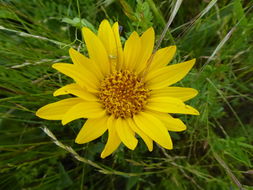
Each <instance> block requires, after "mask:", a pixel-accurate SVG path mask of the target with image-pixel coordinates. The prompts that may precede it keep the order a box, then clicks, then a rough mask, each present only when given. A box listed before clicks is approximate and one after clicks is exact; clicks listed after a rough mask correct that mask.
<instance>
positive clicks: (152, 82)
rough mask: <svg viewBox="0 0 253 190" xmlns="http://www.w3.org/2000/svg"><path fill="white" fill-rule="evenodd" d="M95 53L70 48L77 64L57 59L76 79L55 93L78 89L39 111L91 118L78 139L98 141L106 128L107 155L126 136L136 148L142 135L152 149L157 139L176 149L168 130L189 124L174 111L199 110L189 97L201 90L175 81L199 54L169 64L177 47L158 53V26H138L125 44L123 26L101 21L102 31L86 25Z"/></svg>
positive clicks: (60, 117) (57, 66)
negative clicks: (142, 28)
mask: <svg viewBox="0 0 253 190" xmlns="http://www.w3.org/2000/svg"><path fill="white" fill-rule="evenodd" d="M82 33H83V37H84V40H85V43H86V46H87V50H88V53H89V58H87V57H85V56H84V55H82V54H80V53H79V52H78V51H76V50H74V49H72V48H71V49H70V50H69V54H70V57H71V59H72V61H73V64H67V63H56V64H54V65H53V68H55V69H56V70H58V71H60V72H61V73H63V74H65V75H67V76H69V77H71V78H72V79H73V80H74V83H72V84H68V85H66V86H63V87H62V88H60V89H58V90H56V91H55V92H54V96H59V95H65V94H72V95H74V96H75V97H72V98H67V99H64V100H60V101H58V102H55V103H51V104H48V105H46V106H44V107H42V108H40V109H39V110H38V111H37V112H36V115H37V116H38V117H41V118H43V119H48V120H61V121H62V124H63V125H65V124H67V123H69V122H71V121H73V120H75V119H79V118H87V121H86V122H85V124H84V126H83V127H82V129H81V130H80V132H79V134H78V135H77V137H76V140H75V142H76V143H78V144H83V143H87V142H89V141H92V140H94V139H96V138H98V137H100V136H101V135H103V134H104V133H105V132H106V131H108V140H107V143H106V145H105V148H104V150H103V152H102V153H101V157H102V158H105V157H106V156H108V155H110V154H112V153H113V152H114V151H115V150H116V149H117V148H118V146H119V145H120V144H121V142H122V143H123V144H124V145H125V146H127V147H128V148H129V149H131V150H134V149H135V148H136V146H137V143H138V139H137V137H138V136H139V137H141V138H142V139H143V141H144V142H145V144H146V145H147V147H148V149H149V151H152V150H153V141H155V142H157V143H158V144H159V145H160V146H162V147H164V148H166V149H172V148H173V147H172V141H171V138H170V135H169V132H168V131H183V130H185V129H186V126H185V125H184V123H183V122H182V121H181V120H180V119H176V118H173V117H172V116H171V115H170V114H171V113H179V114H192V115H198V114H199V112H198V111H197V110H196V109H194V108H192V107H191V106H189V105H186V104H185V103H184V102H185V101H187V100H189V99H191V98H193V97H194V96H196V95H197V91H196V90H195V89H192V88H182V87H169V86H170V85H173V84H175V83H176V82H178V81H179V80H181V79H182V78H183V77H184V76H185V75H186V74H187V73H188V72H189V71H190V69H191V68H192V66H193V65H194V63H195V59H192V60H190V61H186V62H183V63H178V64H173V65H169V66H167V64H168V63H169V62H170V61H171V59H172V58H173V56H174V54H175V51H176V47H175V46H169V47H165V48H162V49H160V50H158V51H156V52H154V53H152V52H153V47H154V38H155V34H154V30H153V28H149V29H148V30H147V31H145V32H144V33H143V34H142V35H141V36H139V35H138V34H137V33H136V32H133V33H132V34H131V35H130V37H129V38H128V39H127V41H126V42H125V45H124V49H122V45H121V41H120V36H119V26H118V23H117V22H116V23H114V24H113V26H112V27H111V25H110V24H109V22H108V21H107V20H104V21H102V22H101V24H100V26H99V30H98V34H97V35H96V34H94V33H93V32H92V31H91V30H90V29H88V28H86V27H84V28H83V29H82Z"/></svg>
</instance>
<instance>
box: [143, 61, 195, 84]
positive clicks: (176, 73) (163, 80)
mask: <svg viewBox="0 0 253 190" xmlns="http://www.w3.org/2000/svg"><path fill="white" fill-rule="evenodd" d="M194 63H195V59H192V60H190V61H186V62H183V63H178V64H174V65H170V66H167V67H165V68H161V69H159V70H156V71H155V72H149V73H148V74H147V76H146V78H145V81H146V84H147V88H149V89H159V88H164V87H166V86H169V85H172V84H174V83H176V82H178V81H180V80H181V79H182V78H184V77H185V75H186V74H187V73H188V72H189V71H190V70H191V68H192V67H193V65H194Z"/></svg>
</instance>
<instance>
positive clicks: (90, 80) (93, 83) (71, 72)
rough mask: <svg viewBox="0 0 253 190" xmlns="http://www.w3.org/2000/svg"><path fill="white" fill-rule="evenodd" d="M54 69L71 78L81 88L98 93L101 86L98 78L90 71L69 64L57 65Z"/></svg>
mask: <svg viewBox="0 0 253 190" xmlns="http://www.w3.org/2000/svg"><path fill="white" fill-rule="evenodd" d="M52 67H53V68H54V69H56V70H58V71H60V72H61V73H63V74H65V75H67V76H69V77H71V78H72V79H74V80H75V81H76V83H78V84H79V85H80V86H82V87H85V88H87V90H89V91H91V92H97V91H98V86H99V85H100V83H99V81H98V80H97V78H96V77H95V76H94V75H93V74H92V73H91V72H89V71H87V70H85V69H83V68H80V67H79V66H77V65H73V64H67V63H55V64H53V66H52Z"/></svg>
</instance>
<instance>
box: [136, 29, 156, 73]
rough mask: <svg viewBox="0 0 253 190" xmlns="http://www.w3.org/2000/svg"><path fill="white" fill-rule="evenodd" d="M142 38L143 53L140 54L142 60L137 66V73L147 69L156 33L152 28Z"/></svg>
mask: <svg viewBox="0 0 253 190" xmlns="http://www.w3.org/2000/svg"><path fill="white" fill-rule="evenodd" d="M140 38H141V52H140V55H139V56H140V60H139V61H138V62H137V64H136V65H135V70H136V72H137V73H140V72H141V71H142V70H143V69H144V68H146V67H147V62H148V60H149V58H150V56H151V54H152V52H153V48H154V43H155V32H154V29H153V28H152V27H151V28H149V29H148V30H146V31H145V32H144V33H143V34H142V36H141V37H140Z"/></svg>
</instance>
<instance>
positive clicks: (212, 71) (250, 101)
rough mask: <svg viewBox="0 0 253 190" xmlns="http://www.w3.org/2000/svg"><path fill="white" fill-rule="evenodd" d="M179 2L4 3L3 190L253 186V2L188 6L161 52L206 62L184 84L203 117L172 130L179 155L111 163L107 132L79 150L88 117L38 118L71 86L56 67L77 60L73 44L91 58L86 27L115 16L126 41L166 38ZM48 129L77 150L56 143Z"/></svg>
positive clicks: (0, 55) (0, 21) (138, 153)
mask: <svg viewBox="0 0 253 190" xmlns="http://www.w3.org/2000/svg"><path fill="white" fill-rule="evenodd" d="M175 3H176V1H172V0H171V1H161V0H160V1H159V0H146V1H144V0H143V1H141V0H138V1H133V0H119V1H116V0H104V1H103V0H99V1H94V0H87V1H85V0H79V1H76V0H69V1H61V0H55V1H52V0H22V1H19V0H4V1H3V0H2V1H0V154H1V156H0V189H6V190H8V189H10V190H12V189H13V190H15V189H17V190H18V189H42V190H43V189H45V190H46V189H50V190H51V189H59V190H61V189H80V190H85V189H91V190H92V189H96V190H97V189H126V190H130V189H145V190H151V189H159V190H160V189H161V190H166V189H168V190H171V189H173V190H174V189H176V190H181V189H205V190H216V189H217V190H222V189H224V190H227V189H232V190H233V189H253V170H252V165H253V164H252V158H253V145H252V143H253V142H252V139H253V138H252V137H253V119H252V115H253V94H252V89H253V74H252V71H253V64H252V60H253V54H252V51H253V50H252V48H253V43H252V42H253V37H252V36H253V32H252V31H253V8H252V7H253V2H252V1H250V0H249V1H247V0H245V1H240V0H231V1H229V0H212V1H210V0H202V1H195V0H185V1H184V2H183V3H182V5H181V7H180V9H179V12H178V14H177V15H176V17H175V19H174V21H173V23H172V25H171V27H170V30H169V32H168V33H167V34H166V36H165V38H164V40H163V43H162V45H161V46H162V47H164V46H167V45H171V44H176V45H177V46H178V51H177V55H176V58H175V59H174V62H175V63H176V62H179V61H183V60H186V59H190V58H194V57H195V58H197V65H196V66H195V68H194V69H193V70H192V71H191V73H190V74H189V75H188V77H186V78H185V79H184V80H183V81H182V82H181V83H180V84H179V85H180V86H189V87H193V88H196V89H198V90H199V95H198V96H197V97H196V98H195V99H194V100H192V101H190V102H189V103H190V104H191V105H193V106H194V107H196V108H198V110H199V111H200V112H201V115H200V116H199V117H196V116H180V118H181V119H182V120H183V121H184V122H185V123H186V124H187V126H188V130H187V131H185V132H182V133H173V134H172V138H173V141H174V147H175V148H174V149H173V150H172V151H164V150H162V149H160V148H159V147H158V146H156V147H155V150H154V151H153V152H152V153H149V152H148V150H147V148H146V147H145V146H144V144H143V143H142V142H141V141H140V143H139V146H138V147H137V149H136V150H135V151H129V150H127V149H126V148H125V147H123V146H122V147H121V148H120V149H119V150H118V151H117V152H116V153H115V154H114V155H113V156H110V157H109V158H106V159H104V160H102V159H100V157H99V153H100V152H101V150H102V148H103V146H104V143H105V141H106V136H103V137H102V138H100V139H98V140H96V141H93V142H91V143H88V144H85V145H83V146H80V145H76V144H74V141H73V140H74V138H75V136H76V134H77V132H78V130H79V129H80V127H81V126H82V124H83V122H84V121H81V120H79V121H76V122H72V123H71V124H69V125H67V126H64V127H63V126H61V124H60V122H58V121H44V120H42V119H39V118H37V117H36V116H35V115H34V113H35V111H36V110H37V109H38V108H40V107H41V106H43V105H45V104H47V103H49V102H53V101H55V100H56V98H54V97H53V96H52V92H53V91H54V90H55V89H56V88H58V87H60V86H62V85H64V84H67V83H69V82H70V79H69V78H67V77H65V76H63V75H61V74H59V73H57V72H56V71H55V70H53V69H52V68H51V65H52V63H55V62H69V61H70V60H69V56H68V49H69V47H74V48H80V49H81V51H83V52H85V46H84V44H83V42H82V41H81V39H82V38H81V35H80V28H81V27H82V26H84V25H86V26H89V27H91V28H94V29H96V28H97V27H98V25H99V22H100V21H101V20H103V19H104V18H107V19H110V20H111V21H119V23H120V25H122V26H123V32H122V38H123V40H124V39H125V38H126V37H127V36H129V34H130V32H132V31H133V30H137V31H138V32H139V33H142V32H143V31H144V30H145V29H147V28H148V27H150V26H153V27H154V28H155V31H156V34H157V36H156V39H159V36H160V35H161V33H162V30H163V28H164V26H165V24H166V22H167V21H168V19H169V17H170V15H171V13H172V11H173V8H174V6H175ZM43 127H47V128H48V129H50V130H51V131H52V132H53V133H54V134H55V136H56V137H57V138H58V139H59V140H60V141H61V142H62V143H63V144H64V145H67V146H71V147H72V148H73V149H74V150H75V151H76V152H73V151H72V150H70V151H72V154H71V153H69V152H68V151H69V149H67V150H68V151H66V150H64V149H63V148H66V147H63V148H61V147H59V146H56V145H55V144H54V143H53V141H52V140H51V138H50V137H48V135H46V134H45V133H44V132H43V130H42V128H43ZM77 153H78V155H79V156H81V157H83V158H81V161H78V160H77V159H80V157H79V156H78V155H77ZM73 154H74V155H73ZM83 162H85V163H83ZM87 162H88V163H87Z"/></svg>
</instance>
